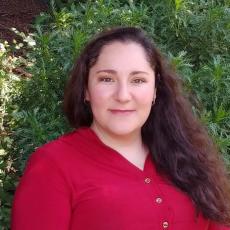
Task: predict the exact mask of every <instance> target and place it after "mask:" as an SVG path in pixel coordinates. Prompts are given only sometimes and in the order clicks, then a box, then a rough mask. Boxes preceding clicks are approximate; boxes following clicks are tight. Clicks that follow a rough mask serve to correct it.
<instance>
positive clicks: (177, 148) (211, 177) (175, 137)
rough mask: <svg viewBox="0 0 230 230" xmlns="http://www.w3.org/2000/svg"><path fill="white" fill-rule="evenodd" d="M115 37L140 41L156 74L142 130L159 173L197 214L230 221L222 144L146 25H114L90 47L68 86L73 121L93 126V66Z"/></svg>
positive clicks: (69, 114)
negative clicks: (89, 93)
mask: <svg viewBox="0 0 230 230" xmlns="http://www.w3.org/2000/svg"><path fill="white" fill-rule="evenodd" d="M114 41H120V42H135V43H138V44H140V45H141V46H142V47H143V49H144V51H145V53H146V57H147V59H148V61H149V63H150V65H151V66H152V68H153V70H154V72H155V76H156V79H155V81H156V89H157V95H156V101H155V105H154V106H152V109H151V112H150V115H149V117H148V119H147V120H146V122H145V124H144V125H143V127H142V130H141V132H142V140H143V143H144V144H145V145H146V146H147V147H148V148H149V150H150V151H151V154H152V159H153V161H154V163H155V165H156V168H157V170H158V172H159V173H160V174H162V175H164V176H166V177H167V178H168V179H169V180H171V181H172V182H173V183H174V184H175V186H177V187H178V188H180V189H181V190H182V191H184V192H185V193H187V194H188V196H189V197H190V198H191V199H192V201H193V202H194V204H195V207H196V211H197V214H198V213H200V212H201V213H202V214H203V215H204V217H206V218H208V219H211V220H214V221H216V222H219V223H223V224H227V225H229V224H230V184H229V179H228V176H227V172H226V169H225V167H224V164H223V162H222V160H221V159H220V156H219V155H218V150H217V147H216V146H215V145H214V144H213V142H212V140H211V139H210V137H209V136H208V134H207V131H206V129H205V128H204V127H203V126H202V125H201V123H200V122H199V120H198V119H197V118H196V117H195V116H194V114H193V113H192V110H191V105H190V104H189V102H188V100H187V99H186V97H185V96H184V94H183V92H182V87H181V85H182V84H181V80H180V78H179V77H178V76H177V75H176V73H174V71H173V70H172V69H171V68H170V66H169V64H168V63H167V61H166V59H165V58H164V57H163V56H162V55H161V53H160V52H159V50H158V49H157V48H156V46H155V45H154V43H153V42H152V40H151V39H150V38H148V37H147V35H146V34H145V32H144V31H143V30H142V29H140V28H136V27H117V28H111V29H108V30H106V31H103V32H101V33H100V34H98V35H97V36H96V37H94V38H93V39H92V40H91V41H90V42H89V43H88V44H87V45H86V46H85V48H84V49H83V51H82V53H81V55H80V56H79V58H78V59H77V61H76V63H75V66H74V68H73V70H72V73H71V77H70V80H69V82H68V84H67V87H66V90H65V98H64V111H65V114H66V116H67V118H68V120H69V122H70V124H71V125H72V126H73V127H75V128H79V127H82V126H90V125H91V123H92V121H93V115H92V111H91V109H90V106H89V104H87V103H85V102H84V98H85V90H86V88H87V84H88V75H89V70H90V68H91V67H92V66H93V65H94V64H95V63H96V61H97V58H98V56H99V54H100V51H101V49H102V48H103V46H105V45H107V44H110V43H112V42H114Z"/></svg>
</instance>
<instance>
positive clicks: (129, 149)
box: [91, 123, 148, 159]
mask: <svg viewBox="0 0 230 230" xmlns="http://www.w3.org/2000/svg"><path fill="white" fill-rule="evenodd" d="M91 129H92V130H93V131H94V132H95V133H96V135H97V136H98V137H99V139H100V140H101V141H102V142H103V143H104V144H105V145H107V146H109V147H110V148H112V149H114V150H116V151H117V152H119V153H120V154H121V155H123V156H124V157H125V158H127V159H145V158H146V156H147V154H148V150H147V148H146V147H145V146H144V145H143V143H142V137H141V130H137V131H134V132H132V133H129V134H128V135H114V134H113V133H110V132H106V131H104V130H103V129H101V128H100V127H98V126H97V125H96V124H95V123H93V124H92V126H91Z"/></svg>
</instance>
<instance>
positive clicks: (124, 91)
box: [115, 83, 131, 102]
mask: <svg viewBox="0 0 230 230" xmlns="http://www.w3.org/2000/svg"><path fill="white" fill-rule="evenodd" d="M115 97H116V100H117V101H119V102H128V101H129V100H130V99H131V94H130V89H129V86H128V84H127V83H119V84H118V85H117V88H116V94H115Z"/></svg>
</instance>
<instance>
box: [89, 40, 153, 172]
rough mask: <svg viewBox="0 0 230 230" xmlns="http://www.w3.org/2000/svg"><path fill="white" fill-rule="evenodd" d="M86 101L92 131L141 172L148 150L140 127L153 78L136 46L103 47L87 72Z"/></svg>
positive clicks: (150, 99)
mask: <svg viewBox="0 0 230 230" xmlns="http://www.w3.org/2000/svg"><path fill="white" fill-rule="evenodd" d="M85 94H86V100H88V101H89V102H90V105H91V108H92V112H93V123H92V126H91V128H92V129H93V130H94V132H95V133H96V134H97V135H98V136H99V138H100V139H101V140H102V141H103V142H104V143H105V144H106V145H108V146H110V147H112V148H113V149H115V150H117V151H118V152H119V153H120V154H121V155H122V156H124V157H125V158H126V159H128V160H129V161H131V162H132V163H133V164H134V165H136V166H137V167H139V168H141V169H143V165H144V160H145V158H146V156H147V154H148V150H147V149H146V148H145V146H143V144H142V139H141V127H142V126H143V124H144V123H145V121H146V120H147V118H148V116H149V113H150V110H151V107H152V105H153V103H154V101H155V97H156V90H155V74H154V71H153V69H152V68H151V66H150V64H149V62H148V60H147V58H146V54H145V51H144V49H143V48H142V47H141V46H140V45H139V44H137V43H135V42H125V43H124V42H113V43H111V44H108V45H105V46H104V47H103V48H102V50H101V53H100V55H99V57H98V60H97V62H96V64H95V65H94V66H93V67H92V68H91V69H90V71H89V80H88V88H87V90H86V93H85Z"/></svg>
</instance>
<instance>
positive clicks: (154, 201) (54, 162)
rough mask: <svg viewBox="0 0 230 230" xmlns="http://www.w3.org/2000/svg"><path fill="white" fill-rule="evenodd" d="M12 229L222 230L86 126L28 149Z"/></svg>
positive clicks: (152, 170)
mask: <svg viewBox="0 0 230 230" xmlns="http://www.w3.org/2000/svg"><path fill="white" fill-rule="evenodd" d="M11 229H12V230H67V229H68V230H154V229H156V230H159V229H169V230H224V229H230V228H227V227H221V226H219V225H217V224H215V223H213V222H211V221H209V220H206V219H204V218H203V217H202V215H200V216H199V217H198V218H196V215H195V209H194V205H193V203H192V201H191V200H190V198H189V197H188V196H187V195H186V194H185V193H184V192H182V191H181V190H180V189H178V188H176V187H175V186H174V185H172V184H171V183H170V182H169V181H167V180H165V179H164V178H163V177H161V176H160V175H158V174H157V172H156V170H155V167H154V164H153V162H152V160H151V155H150V154H149V155H148V157H147V159H146V161H145V166H144V169H143V171H142V170H140V169H139V168H138V167H136V166H135V165H133V164H132V163H130V162H129V161H128V160H126V159H125V158H124V157H123V156H122V155H120V154H119V153H118V152H116V151H115V150H113V149H111V148H110V147H108V146H106V145H104V144H103V143H102V142H101V141H100V140H99V138H98V137H97V136H96V134H95V133H94V132H93V131H92V130H91V129H90V128H81V129H79V130H77V131H74V132H72V133H70V134H67V135H64V136H62V137H60V138H59V139H57V140H55V141H52V142H50V143H48V144H46V145H44V146H42V147H40V148H39V149H38V150H36V152H35V153H33V154H32V156H31V157H30V160H29V161H28V164H27V167H26V170H25V172H24V175H23V177H22V179H21V181H20V183H19V186H18V188H17V190H16V194H15V197H14V204H13V211H12V228H11Z"/></svg>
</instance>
